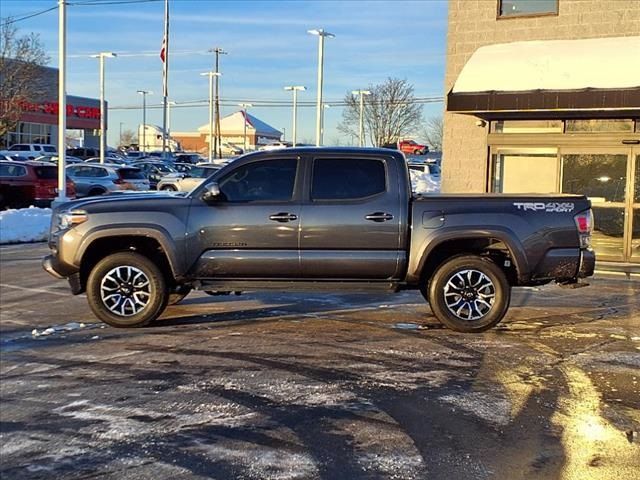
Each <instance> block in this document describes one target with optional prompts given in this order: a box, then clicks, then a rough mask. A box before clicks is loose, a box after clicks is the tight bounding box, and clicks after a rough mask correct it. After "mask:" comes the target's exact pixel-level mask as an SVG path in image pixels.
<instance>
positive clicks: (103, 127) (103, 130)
mask: <svg viewBox="0 0 640 480" xmlns="http://www.w3.org/2000/svg"><path fill="white" fill-rule="evenodd" d="M107 57H117V55H116V54H115V53H113V52H100V53H98V54H96V55H91V58H97V59H98V60H99V61H100V163H104V153H105V150H106V144H107V137H106V134H107V131H106V130H107V128H106V121H105V117H106V115H105V113H106V109H105V108H104V107H105V105H104V59H105V58H107Z"/></svg>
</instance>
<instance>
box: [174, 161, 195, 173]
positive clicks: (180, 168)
mask: <svg viewBox="0 0 640 480" xmlns="http://www.w3.org/2000/svg"><path fill="white" fill-rule="evenodd" d="M173 168H174V169H175V171H176V172H178V173H189V171H190V170H191V169H192V168H193V164H191V163H178V162H176V163H174V164H173Z"/></svg>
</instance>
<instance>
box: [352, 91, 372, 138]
mask: <svg viewBox="0 0 640 480" xmlns="http://www.w3.org/2000/svg"><path fill="white" fill-rule="evenodd" d="M351 93H352V94H353V95H360V128H359V134H360V135H359V137H358V138H359V140H358V146H359V147H364V96H365V95H371V92H370V91H369V90H354V91H353V92H351Z"/></svg>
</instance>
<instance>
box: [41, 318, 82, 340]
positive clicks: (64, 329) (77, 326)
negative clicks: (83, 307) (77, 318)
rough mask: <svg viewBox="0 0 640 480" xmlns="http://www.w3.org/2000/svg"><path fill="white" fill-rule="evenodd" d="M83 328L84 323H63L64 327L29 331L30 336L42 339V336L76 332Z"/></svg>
mask: <svg viewBox="0 0 640 480" xmlns="http://www.w3.org/2000/svg"><path fill="white" fill-rule="evenodd" d="M84 327H86V325H85V324H84V323H78V322H70V323H65V324H64V325H57V326H54V327H49V328H46V329H44V330H40V331H38V329H37V328H34V329H33V330H32V331H31V335H32V336H34V337H43V336H48V335H51V334H54V333H57V332H71V331H73V330H78V329H80V328H84Z"/></svg>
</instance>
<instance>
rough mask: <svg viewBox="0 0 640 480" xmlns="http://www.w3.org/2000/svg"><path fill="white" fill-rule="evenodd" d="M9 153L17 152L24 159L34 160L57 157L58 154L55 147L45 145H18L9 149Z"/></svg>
mask: <svg viewBox="0 0 640 480" xmlns="http://www.w3.org/2000/svg"><path fill="white" fill-rule="evenodd" d="M8 151H9V152H16V153H18V154H19V155H20V156H22V157H26V158H27V159H29V160H33V159H34V158H36V157H39V156H41V155H55V154H56V153H58V150H56V146H55V145H49V144H45V143H42V144H41V143H16V144H15V145H11V146H10V147H9V150H8Z"/></svg>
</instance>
